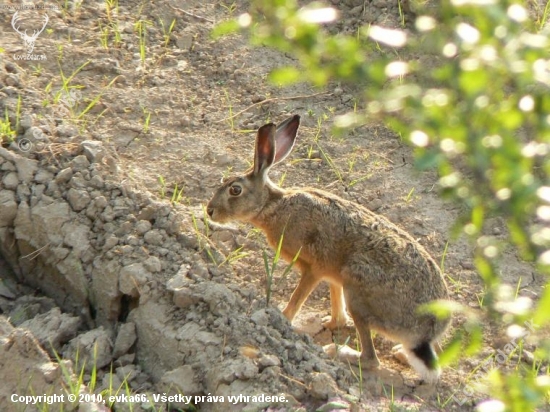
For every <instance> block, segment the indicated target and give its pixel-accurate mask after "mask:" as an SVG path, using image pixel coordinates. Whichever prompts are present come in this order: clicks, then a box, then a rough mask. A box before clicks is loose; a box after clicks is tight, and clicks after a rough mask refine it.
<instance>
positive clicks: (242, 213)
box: [207, 118, 449, 367]
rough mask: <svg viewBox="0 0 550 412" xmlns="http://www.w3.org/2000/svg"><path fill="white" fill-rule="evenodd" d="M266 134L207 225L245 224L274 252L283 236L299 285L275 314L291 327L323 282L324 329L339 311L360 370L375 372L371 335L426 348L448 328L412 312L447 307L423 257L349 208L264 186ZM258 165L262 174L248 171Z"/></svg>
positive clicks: (414, 245)
mask: <svg viewBox="0 0 550 412" xmlns="http://www.w3.org/2000/svg"><path fill="white" fill-rule="evenodd" d="M292 119H294V118H292ZM298 119H299V118H298ZM290 121H291V119H289V120H287V121H286V122H285V125H286V124H287V123H288V122H290ZM267 126H270V125H266V126H264V127H263V128H266V129H269V130H262V129H263V128H261V129H260V131H259V132H258V137H257V146H256V151H257V153H256V157H255V166H254V170H252V171H250V172H248V173H247V174H245V175H242V176H239V177H235V178H232V179H230V180H228V181H226V182H225V183H224V184H223V185H222V187H220V188H219V189H218V190H217V191H216V193H215V194H214V196H213V198H212V199H211V200H210V202H209V203H208V208H207V210H208V214H209V215H210V216H211V218H212V219H213V220H216V221H227V220H239V221H243V222H248V223H251V224H253V225H254V226H256V227H258V228H260V229H261V230H262V231H263V232H264V233H265V234H266V236H267V240H268V242H269V244H270V245H271V246H272V247H274V248H275V247H277V244H278V243H279V239H281V236H283V235H284V237H283V243H282V256H283V258H284V259H285V260H287V261H291V260H292V259H293V258H294V256H295V255H296V254H297V253H298V251H300V253H299V257H298V260H297V262H296V266H297V268H298V269H299V271H300V272H301V275H302V277H301V280H300V283H299V285H298V287H297V288H296V290H295V291H294V293H293V294H292V297H291V299H290V301H289V303H288V305H287V306H286V308H285V310H284V311H283V313H284V314H285V316H286V317H287V318H288V319H289V321H292V319H293V318H294V316H295V315H296V313H297V312H298V311H299V310H300V308H301V306H302V304H303V303H304V301H305V300H306V298H307V297H308V296H309V294H310V293H311V292H312V291H313V290H314V289H315V287H316V286H317V285H318V283H319V282H320V281H322V280H325V281H327V282H329V284H330V286H331V287H330V291H331V303H332V319H331V321H330V322H329V323H328V325H327V326H328V327H331V328H334V327H338V326H342V325H343V324H345V322H346V310H345V307H346V303H347V306H348V309H349V311H350V314H351V316H352V318H353V320H354V322H355V326H356V328H357V330H358V333H359V336H360V339H361V343H362V348H363V351H362V355H361V361H362V364H363V366H366V367H376V366H377V365H378V359H377V358H376V354H375V352H374V347H373V345H372V339H371V336H370V330H371V329H373V330H377V331H379V332H380V333H382V334H384V335H386V336H388V337H389V338H391V339H393V340H396V341H398V342H401V343H402V344H403V346H404V347H405V348H407V349H413V348H415V347H417V346H418V345H420V344H421V343H423V342H427V343H429V344H430V345H432V344H433V343H434V342H435V341H436V340H437V338H438V337H439V336H441V334H442V333H443V332H444V330H445V328H446V327H447V325H448V323H449V321H448V320H438V319H436V318H435V317H434V316H433V315H430V314H424V315H421V314H419V313H418V307H419V306H420V305H422V304H425V303H428V302H431V301H434V300H438V299H447V298H448V293H447V288H446V285H445V281H444V279H443V276H442V274H441V271H440V270H439V268H438V266H437V264H436V263H435V262H434V260H433V259H432V258H431V257H430V255H429V254H428V252H426V250H425V249H424V248H423V247H422V246H421V245H420V244H419V243H418V242H416V241H415V240H414V239H413V238H412V237H411V236H410V235H409V234H407V233H406V232H404V231H403V230H401V229H399V228H398V227H397V226H396V225H394V224H393V223H391V222H390V221H389V220H387V219H386V218H384V217H383V216H380V215H377V214H376V213H374V212H372V211H370V210H368V209H366V208H364V207H362V206H360V205H358V204H356V203H353V202H350V201H347V200H344V199H341V198H339V197H337V196H335V195H333V194H331V193H328V192H325V191H322V190H317V189H312V188H300V189H289V190H285V189H282V188H280V187H278V186H276V185H275V184H274V183H272V182H271V181H270V180H269V178H268V177H267V172H268V171H269V168H270V167H271V165H272V161H273V158H274V156H273V155H272V154H271V153H269V152H268V151H267V149H266V145H268V144H269V142H271V143H272V145H273V150H275V147H276V143H275V142H278V140H277V136H276V134H275V129H274V126H272V127H270V128H268V127H267ZM282 127H283V126H281V128H282ZM287 127H288V126H287ZM296 129H297V126H296ZM283 132H284V130H283ZM276 133H277V134H280V133H282V132H281V130H280V129H277V132H276ZM294 133H295V131H294ZM287 134H288V133H287ZM294 136H295V134H294ZM286 137H288V136H286ZM260 140H261V142H262V143H261V145H260V144H258V141H260ZM292 144H293V142H292ZM292 144H291V145H290V148H288V143H286V146H287V147H286V148H285V149H286V150H288V151H290V150H291V149H292ZM258 151H263V152H264V154H265V156H262V154H261V153H260V154H258ZM287 154H288V153H286V154H283V155H279V154H278V157H281V158H282V159H284V157H286V155H287ZM265 159H267V161H266V164H267V166H265V165H264V167H263V168H262V167H260V166H259V165H256V163H257V162H261V161H262V160H264V161H265ZM269 159H271V162H270V161H269ZM282 159H281V160H282ZM233 185H238V186H239V187H240V188H241V189H242V192H241V194H240V195H238V196H231V195H230V194H229V188H230V187H231V186H233ZM344 296H345V300H344Z"/></svg>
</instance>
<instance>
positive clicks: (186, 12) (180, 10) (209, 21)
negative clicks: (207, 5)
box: [168, 4, 214, 24]
mask: <svg viewBox="0 0 550 412" xmlns="http://www.w3.org/2000/svg"><path fill="white" fill-rule="evenodd" d="M168 5H169V6H170V7H171V8H172V9H174V10H176V11H179V12H181V13H183V14H185V15H187V16H190V17H193V18H195V19H199V20H204V21H207V22H208V23H212V24H214V20H210V19H207V18H206V17H202V16H197V15H196V14H193V13H189V12H188V11H185V10H182V9H179V8H177V7H174V6H172V5H171V4H168Z"/></svg>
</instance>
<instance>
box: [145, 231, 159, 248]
mask: <svg viewBox="0 0 550 412" xmlns="http://www.w3.org/2000/svg"><path fill="white" fill-rule="evenodd" d="M143 239H144V240H145V242H147V243H149V244H151V245H157V246H161V245H162V243H163V242H164V238H163V236H162V233H160V231H159V230H158V229H153V230H150V231H149V232H147V233H146V234H145V235H144V236H143Z"/></svg>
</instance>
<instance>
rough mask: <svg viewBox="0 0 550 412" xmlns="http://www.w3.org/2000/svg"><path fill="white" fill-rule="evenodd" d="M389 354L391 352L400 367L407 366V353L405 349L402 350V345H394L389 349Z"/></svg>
mask: <svg viewBox="0 0 550 412" xmlns="http://www.w3.org/2000/svg"><path fill="white" fill-rule="evenodd" d="M391 352H392V355H393V357H394V358H395V359H396V360H397V361H398V362H399V363H401V364H402V365H407V366H409V358H408V356H407V352H406V351H405V349H404V348H403V345H401V344H399V345H395V346H394V347H393V348H392V349H391Z"/></svg>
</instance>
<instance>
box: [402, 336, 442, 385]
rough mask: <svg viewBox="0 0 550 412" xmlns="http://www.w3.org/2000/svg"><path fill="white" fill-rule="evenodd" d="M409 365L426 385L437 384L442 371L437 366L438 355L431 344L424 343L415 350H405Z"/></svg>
mask: <svg viewBox="0 0 550 412" xmlns="http://www.w3.org/2000/svg"><path fill="white" fill-rule="evenodd" d="M405 351H406V354H407V358H408V361H409V364H410V365H411V366H412V367H413V368H414V369H415V370H416V371H417V372H418V374H419V375H420V376H421V377H422V379H423V380H424V381H426V383H429V384H435V383H437V381H438V379H439V376H440V375H441V369H440V368H439V366H438V365H437V355H436V354H435V350H434V348H433V346H432V344H431V343H430V342H427V341H426V342H422V343H420V344H419V345H417V346H415V347H414V348H412V349H410V348H406V349H405Z"/></svg>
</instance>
